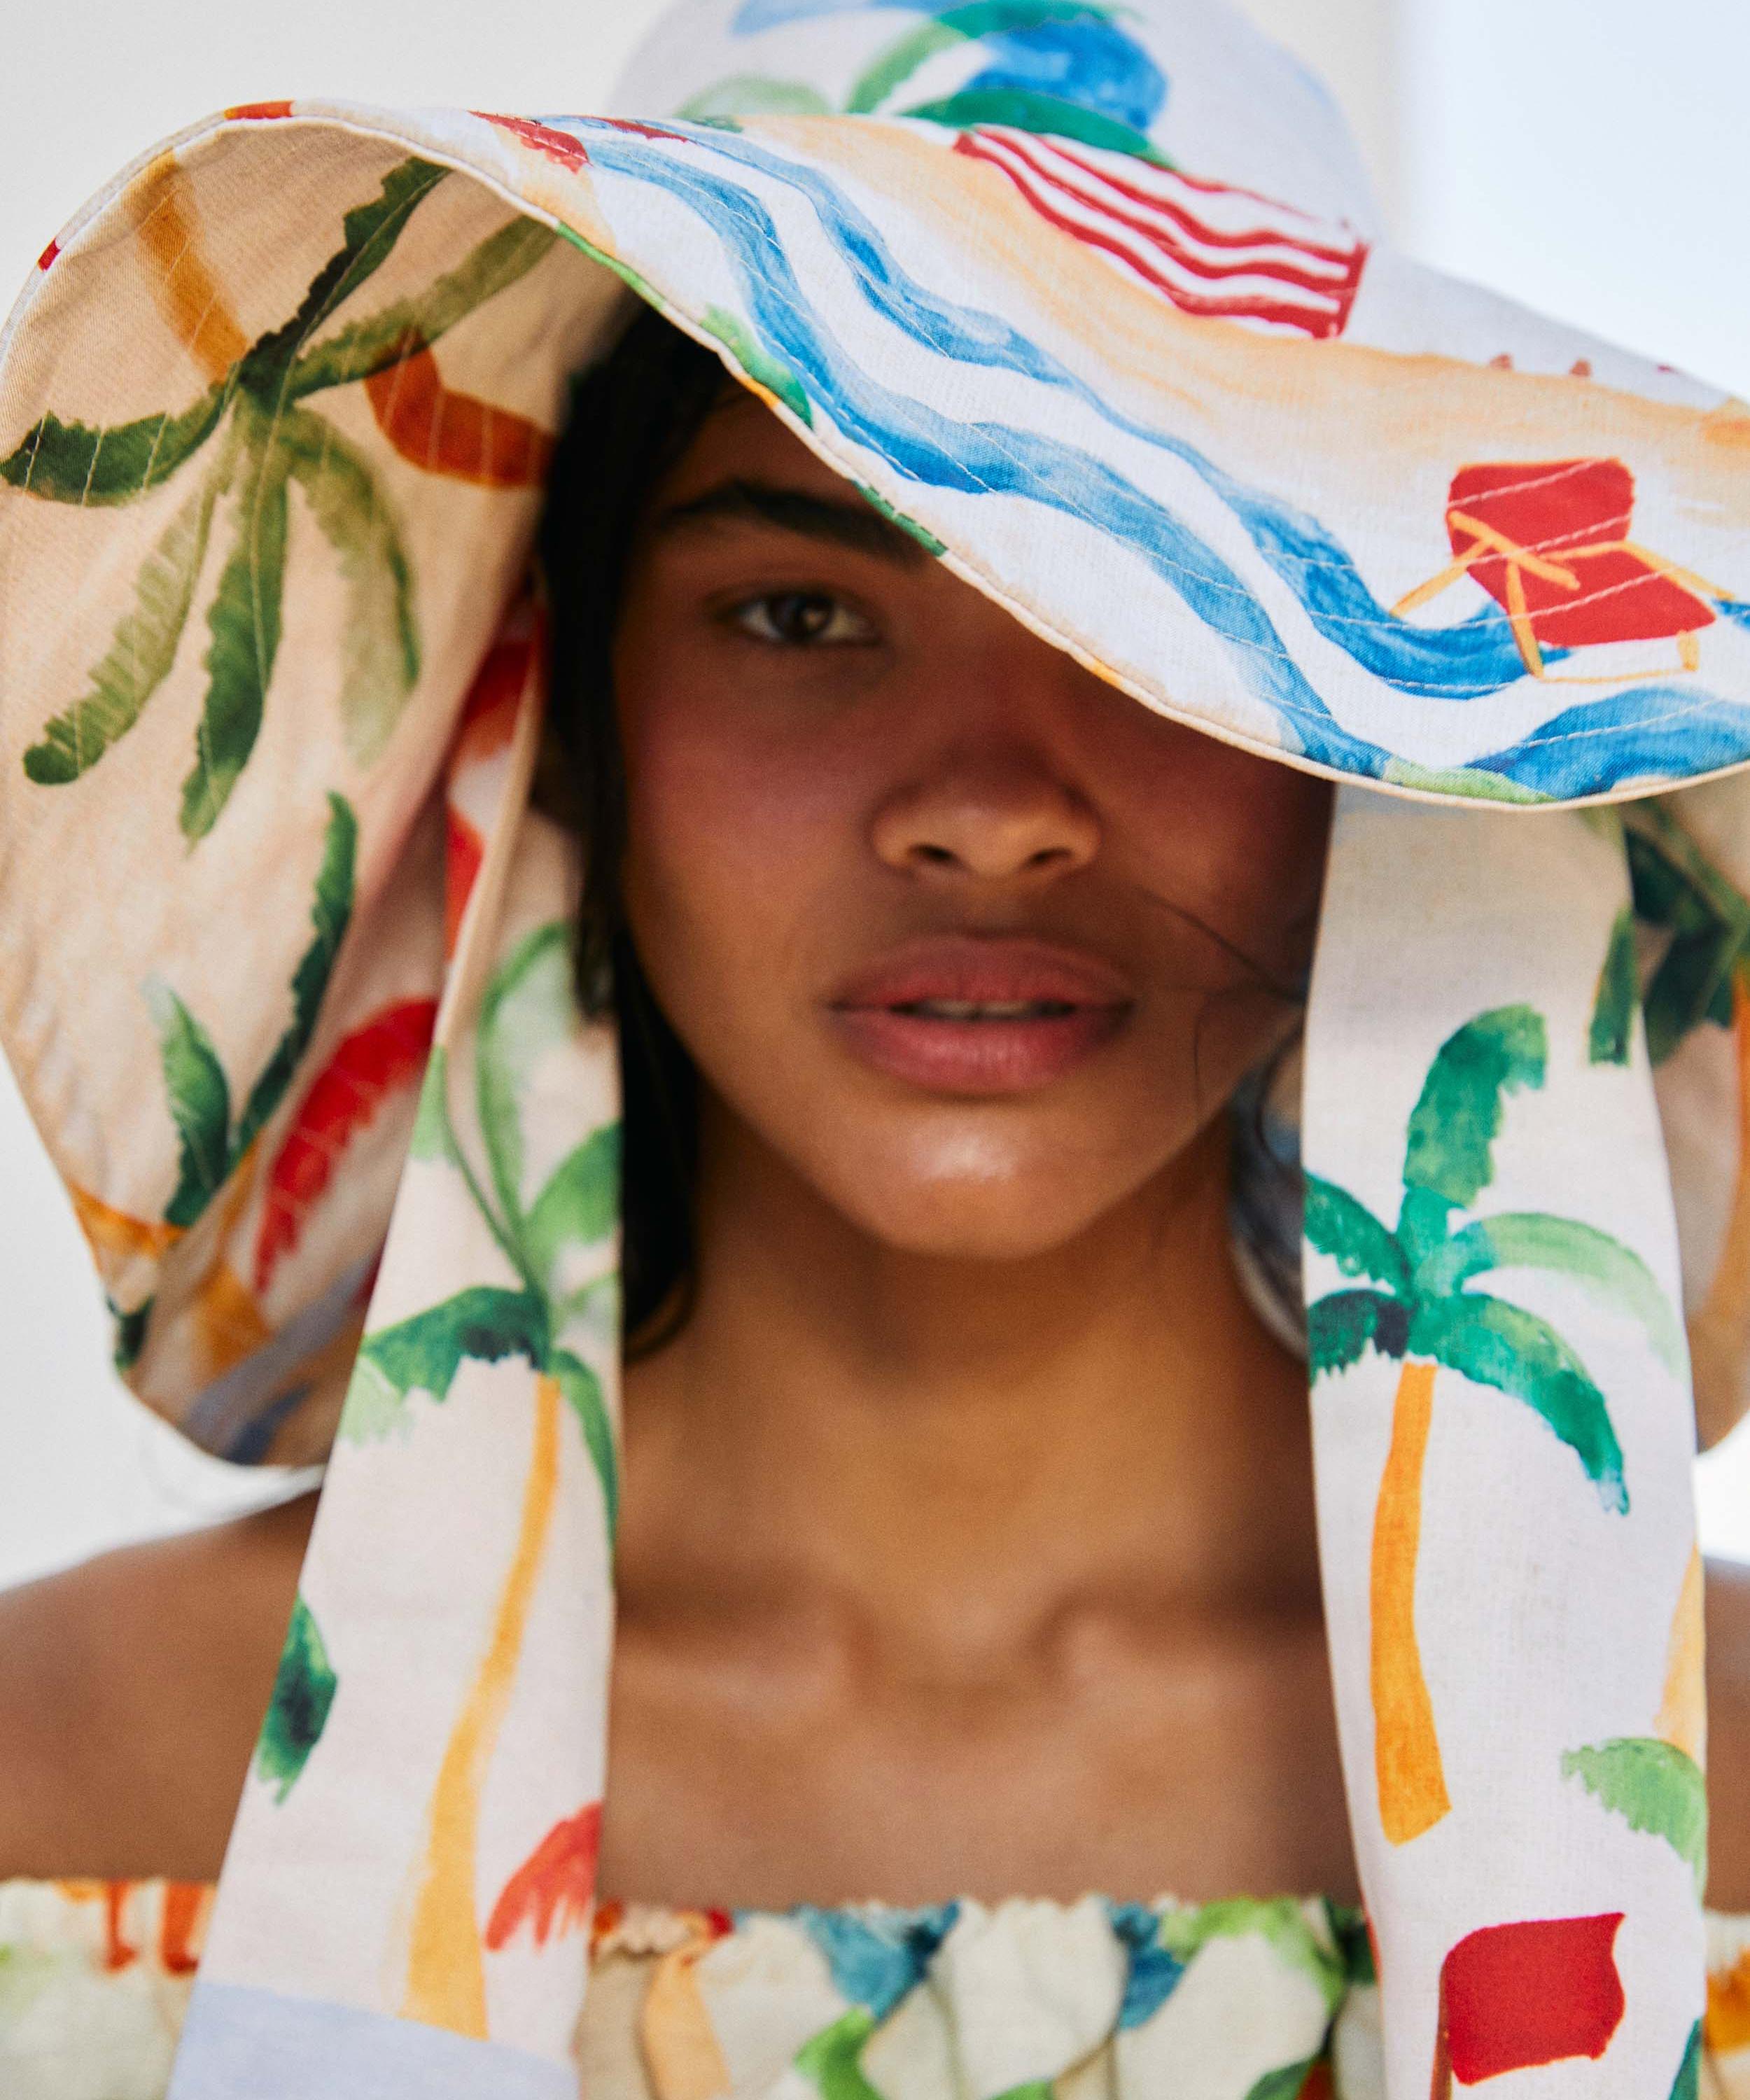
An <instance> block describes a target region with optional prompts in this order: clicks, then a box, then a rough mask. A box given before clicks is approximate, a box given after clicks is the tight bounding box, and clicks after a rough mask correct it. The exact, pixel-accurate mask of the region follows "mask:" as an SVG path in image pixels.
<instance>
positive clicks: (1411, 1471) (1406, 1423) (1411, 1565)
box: [1369, 1361, 1452, 1845]
mask: <svg viewBox="0 0 1750 2100" xmlns="http://www.w3.org/2000/svg"><path fill="white" fill-rule="evenodd" d="M1434 1373H1435V1366H1434V1365H1432V1364H1430V1363H1418V1362H1416V1361H1407V1362H1406V1363H1405V1364H1404V1368H1403V1370H1402V1371H1401V1372H1400V1374H1399V1377H1398V1390H1397V1397H1396V1399H1395V1401H1394V1402H1393V1404H1392V1410H1391V1450H1390V1451H1389V1452H1388V1453H1387V1454H1386V1470H1385V1473H1384V1475H1383V1476H1382V1479H1381V1480H1380V1483H1379V1500H1378V1503H1377V1504H1376V1505H1375V1507H1374V1511H1373V1567H1372V1580H1371V1584H1370V1597H1369V1601H1370V1603H1371V1606H1372V1612H1373V1652H1372V1658H1371V1661H1372V1688H1373V1771H1374V1776H1375V1779H1376V1780H1377V1782H1378V1788H1379V1820H1380V1821H1381V1822H1382V1824H1384V1825H1385V1831H1386V1837H1387V1838H1389V1839H1390V1841H1391V1843H1393V1844H1394V1845H1407V1844H1408V1842H1409V1841H1410V1839H1411V1838H1419V1837H1421V1835H1422V1833H1423V1831H1425V1830H1428V1829H1432V1827H1433V1826H1434V1824H1436V1823H1438V1822H1439V1820H1440V1818H1441V1817H1442V1816H1443V1815H1445V1814H1446V1812H1447V1811H1448V1809H1449V1808H1450V1807H1452V1802H1451V1801H1450V1799H1449V1798H1448V1795H1447V1791H1446V1775H1445V1773H1444V1771H1442V1769H1441V1766H1440V1745H1439V1738H1438V1737H1437V1736H1435V1732H1434V1708H1433V1705H1432V1703H1431V1702H1430V1700H1429V1697H1428V1686H1427V1683H1426V1679H1424V1678H1423V1676H1422V1655H1421V1652H1420V1650H1419V1649H1418V1648H1417V1644H1416V1560H1417V1551H1418V1549H1419V1548H1420V1546H1421V1542H1422V1460H1423V1458H1424V1457H1425V1455H1426V1452H1427V1449H1428V1425H1429V1423H1430V1420H1431V1419H1432V1417H1433V1413H1434Z"/></svg>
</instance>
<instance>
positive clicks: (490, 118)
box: [474, 109, 589, 175]
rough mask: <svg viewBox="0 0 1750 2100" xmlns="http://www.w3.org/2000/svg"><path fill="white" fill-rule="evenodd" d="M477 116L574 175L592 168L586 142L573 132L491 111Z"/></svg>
mask: <svg viewBox="0 0 1750 2100" xmlns="http://www.w3.org/2000/svg"><path fill="white" fill-rule="evenodd" d="M474 115H475V116H476V117H484V118H485V119H486V121H487V123H488V124H496V126H498V128H499V130H500V131H508V132H509V135H510V136H511V137H512V138H513V139H519V140H520V141H521V142H522V144H523V145H525V146H529V147H532V148H534V150H535V151H536V152H537V153H544V154H545V156H546V157H547V158H548V159H549V161H558V164H559V165H560V166H561V167H562V168H564V169H566V170H567V171H568V172H569V173H570V174H574V175H575V174H576V173H577V172H578V170H580V169H581V168H585V167H587V166H588V165H589V156H588V154H587V153H586V152H584V142H583V140H582V139H574V138H573V137H572V136H571V133H570V132H569V131H561V130H557V129H556V128H555V127H554V126H553V125H551V124H541V123H538V122H537V121H536V119H535V118H534V117H500V116H497V115H495V114H494V113H493V112H492V111H491V110H490V109H477V110H475V111H474Z"/></svg>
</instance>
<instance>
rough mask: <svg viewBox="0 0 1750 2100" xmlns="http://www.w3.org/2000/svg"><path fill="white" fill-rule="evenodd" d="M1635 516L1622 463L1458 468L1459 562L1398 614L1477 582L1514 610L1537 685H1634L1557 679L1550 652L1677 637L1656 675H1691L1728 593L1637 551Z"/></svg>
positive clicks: (1450, 502)
mask: <svg viewBox="0 0 1750 2100" xmlns="http://www.w3.org/2000/svg"><path fill="white" fill-rule="evenodd" d="M1633 510H1634V476H1633V474H1631V473H1630V472H1629V469H1628V467H1627V466H1626V465H1624V462H1623V461H1621V460H1619V459H1581V460H1549V461H1528V462H1525V463H1523V464H1521V463H1517V462H1515V463H1511V464H1506V465H1492V466H1467V467H1461V469H1460V470H1459V471H1458V472H1457V474H1455V475H1454V476H1453V477H1452V487H1451V490H1450V491H1449V492H1448V496H1447V499H1446V530H1447V536H1448V538H1449V539H1450V540H1451V541H1452V553H1453V555H1454V557H1455V558H1454V560H1453V561H1452V564H1451V566H1450V567H1447V568H1444V569H1443V570H1442V571H1440V573H1439V575H1438V576H1431V577H1430V579H1429V580H1428V581H1427V582H1426V583H1425V584H1422V585H1418V586H1417V588H1416V589H1414V590H1413V591H1411V592H1410V593H1408V595H1407V596H1406V597H1404V598H1400V599H1399V601H1398V602H1397V603H1396V604H1395V606H1393V607H1392V608H1391V610H1392V611H1393V613H1394V614H1395V615H1398V616H1400V617H1401V616H1402V615H1404V614H1407V613H1410V612H1413V611H1415V610H1416V608H1417V607H1418V606H1421V605H1426V603H1427V602H1428V601H1429V599H1430V598H1437V597H1438V596H1439V593H1441V592H1442V591H1444V590H1448V589H1451V587H1452V585H1454V584H1455V583H1457V581H1458V580H1459V578H1460V577H1461V576H1470V577H1472V578H1473V579H1474V580H1475V581H1476V582H1477V583H1479V584H1480V585H1482V587H1483V589H1484V590H1486V591H1487V592H1488V594H1489V596H1490V597H1491V598H1493V599H1494V601H1495V602H1496V603H1497V605H1499V606H1501V607H1502V608H1503V609H1504V610H1505V613H1506V615H1507V617H1508V619H1509V620H1510V622H1511V623H1512V626H1513V633H1514V640H1515V641H1517V642H1518V643H1519V655H1520V656H1521V657H1522V658H1523V660H1524V664H1525V668H1526V669H1527V671H1529V672H1530V673H1531V674H1532V677H1534V678H1544V677H1550V678H1551V679H1552V682H1554V683H1559V684H1566V685H1597V684H1614V683H1615V682H1616V679H1617V678H1619V677H1625V676H1628V675H1630V674H1629V673H1623V672H1616V673H1611V675H1610V677H1608V678H1604V679H1596V678H1586V677H1566V678H1563V677H1554V676H1553V674H1551V673H1549V672H1548V671H1546V670H1545V668H1544V651H1545V649H1546V648H1549V649H1580V648H1585V647H1587V646H1589V645H1593V644H1595V643H1598V642H1653V641H1660V640H1663V639H1665V638H1667V637H1675V638H1676V641H1677V665H1676V666H1675V667H1671V666H1660V667H1659V668H1660V669H1662V670H1664V669H1669V668H1678V669H1681V670H1684V671H1693V670H1695V669H1696V668H1698V666H1699V662H1700V650H1699V643H1698V642H1697V640H1696V637H1697V636H1698V634H1699V633H1700V631H1701V630H1702V629H1703V628H1704V627H1710V626H1712V625H1713V622H1714V620H1715V619H1716V617H1717V615H1716V613H1715V611H1714V609H1713V604H1712V603H1711V602H1710V601H1711V600H1714V599H1717V598H1722V597H1724V596H1725V595H1726V593H1724V592H1723V591H1719V590H1716V589H1714V588H1713V586H1712V585H1709V584H1707V583H1704V581H1703V580H1702V579H1701V578H1700V577H1699V576H1695V575H1692V574H1691V573H1690V571H1688V570H1686V569H1682V568H1679V567H1677V564H1676V563H1675V562H1668V561H1666V560H1665V559H1664V557H1663V556H1662V555H1660V554H1654V553H1653V552H1652V551H1651V549H1648V548H1646V547H1642V546H1640V545H1638V544H1637V543H1636V542H1635V541H1634V540H1631V539H1630V538H1629V519H1630V518H1631V517H1632V515H1633ZM1633 675H1636V676H1639V675H1641V674H1640V673H1635V674H1633Z"/></svg>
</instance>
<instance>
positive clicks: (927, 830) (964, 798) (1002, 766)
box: [874, 752, 1100, 882]
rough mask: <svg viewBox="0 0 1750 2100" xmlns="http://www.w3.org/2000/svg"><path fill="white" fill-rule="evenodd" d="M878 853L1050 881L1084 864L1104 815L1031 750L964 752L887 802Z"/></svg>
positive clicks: (969, 871)
mask: <svg viewBox="0 0 1750 2100" xmlns="http://www.w3.org/2000/svg"><path fill="white" fill-rule="evenodd" d="M874 845H875V852H876V853H877V854H879V857H880V858H881V859H882V860H883V861H884V862H886V864H887V865H888V867H891V868H894V869H896V870H897V871H900V872H901V873H903V874H907V875H915V876H926V877H930V876H935V877H938V878H941V877H946V879H948V880H963V879H964V878H966V877H968V876H972V877H975V878H977V879H979V880H984V881H987V882H1014V881H1016V880H1026V881H1039V880H1054V879H1056V877H1058V876H1065V875H1069V874H1071V873H1073V871H1075V870H1076V869H1078V868H1082V867H1087V864H1088V862H1090V861H1091V859H1092V858H1094V855H1095V854H1096V853H1097V852H1098V851H1099V849H1100V823H1099V820H1098V818H1096V817H1095V814H1094V812H1093V810H1091V809H1090V808H1089V807H1088V805H1087V803H1086V802H1085V801H1082V798H1081V796H1078V795H1077V794H1076V793H1075V792H1073V790H1072V789H1071V788H1070V787H1069V786H1068V785H1067V784H1066V783H1065V782H1064V781H1062V780H1061V779H1059V778H1057V777H1056V774H1054V773H1053V772H1052V771H1051V770H1049V769H1048V768H1047V767H1046V766H1044V765H1041V764H1040V763H1038V761H1036V760H1035V759H1034V757H1032V756H1031V755H1030V754H1025V753H1021V752H1014V753H1011V754H1007V755H1005V756H1002V757H998V756H996V755H994V754H993V755H990V756H987V757H981V758H978V759H972V758H971V757H968V758H966V759H963V760H961V761H956V762H952V763H950V764H948V765H944V766H942V767H941V769H940V770H937V772H935V773H934V774H932V777H931V778H930V779H928V780H927V781H924V782H918V783H913V784H912V785H910V786H908V787H904V788H901V789H900V790H899V791H897V792H896V793H894V794H893V795H892V796H889V797H888V800H887V801H885V802H884V804H883V805H881V807H880V809H879V810H878V811H877V812H876V814H875V824H874Z"/></svg>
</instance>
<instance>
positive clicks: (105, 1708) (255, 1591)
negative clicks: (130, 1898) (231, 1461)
mask: <svg viewBox="0 0 1750 2100" xmlns="http://www.w3.org/2000/svg"><path fill="white" fill-rule="evenodd" d="M314 1507H315V1498H314V1496H302V1497H300V1498H298V1499H297V1500H296V1501H293V1502H288V1503H284V1504H282V1505H280V1507H276V1508H274V1509H271V1510H266V1511H260V1512H258V1513H257V1514H255V1515H251V1516H248V1517H243V1518H240V1519H237V1520H234V1521H232V1522H230V1523H226V1524H217V1525H214V1526H212V1527H210V1528H209V1529H205V1530H202V1531H196V1532H192V1533H185V1534H183V1535H182V1536H180V1537H174V1538H168V1539H160V1540H154V1541H152V1542H150V1543H148V1544H143V1545H139V1546H125V1547H122V1548H121V1549H119V1550H118V1551H114V1552H111V1553H106V1554H103V1555H99V1556H98V1557H97V1558H96V1559H95V1560H89V1561H86V1563H84V1564H82V1566H79V1567H77V1568H68V1569H67V1570H66V1571H65V1572H64V1573H60V1574H56V1575H51V1576H47V1577H43V1578H42V1579H41V1580H40V1581H37V1582H29V1583H26V1584H24V1585H22V1586H20V1587H18V1588H16V1589H14V1590H7V1591H5V1592H3V1593H0V1772H3V1773H4V1775H5V1779H6V1784H5V1785H4V1786H3V1787H0V1878H4V1877H8V1876H14V1875H42V1876H60V1875H66V1874H79V1875H91V1876H97V1877H141V1878H145V1877H152V1876H160V1875H169V1876H170V1877H175V1878H178V1879H186V1880H190V1881H201V1880H205V1879H208V1878H210V1877H212V1876H213V1875H214V1874H215V1873H217V1871H218V1864H219V1860H220V1858H221V1856H222V1855H223V1850H224V1843H225V1838H226V1836H227V1833H228V1831H229V1829H230V1824H231V1816H232V1815H233V1813H234V1811H235V1810H236V1801H237V1796H238V1794H239V1793H240V1790H241V1788H242V1784H243V1780H244V1776H245V1773H246V1771H247V1770H248V1767H249V1756H250V1754H251V1752H252V1750H253V1746H254V1742H255V1736H256V1731H257V1728H258V1726H259V1723H260V1718H261V1714H262V1711H263V1710H264V1708H265V1707H266V1705H267V1696H268V1693H269V1691H270V1689H271V1686H272V1683H273V1674H274V1670H275V1667H276V1662H277V1660H278V1657H279V1652H280V1642H281V1639H282V1638H283V1636H284V1629H285V1623H286V1620H287V1617H289V1613H290V1611H291V1607H292V1601H293V1595H295V1593H296V1590H297V1584H298V1568H299V1566H300V1564H301V1563H302V1558H303V1551H304V1546H305V1544H306V1540H307V1538H308V1535H309V1529H310V1521H311V1515H312V1514H313V1512H314Z"/></svg>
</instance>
